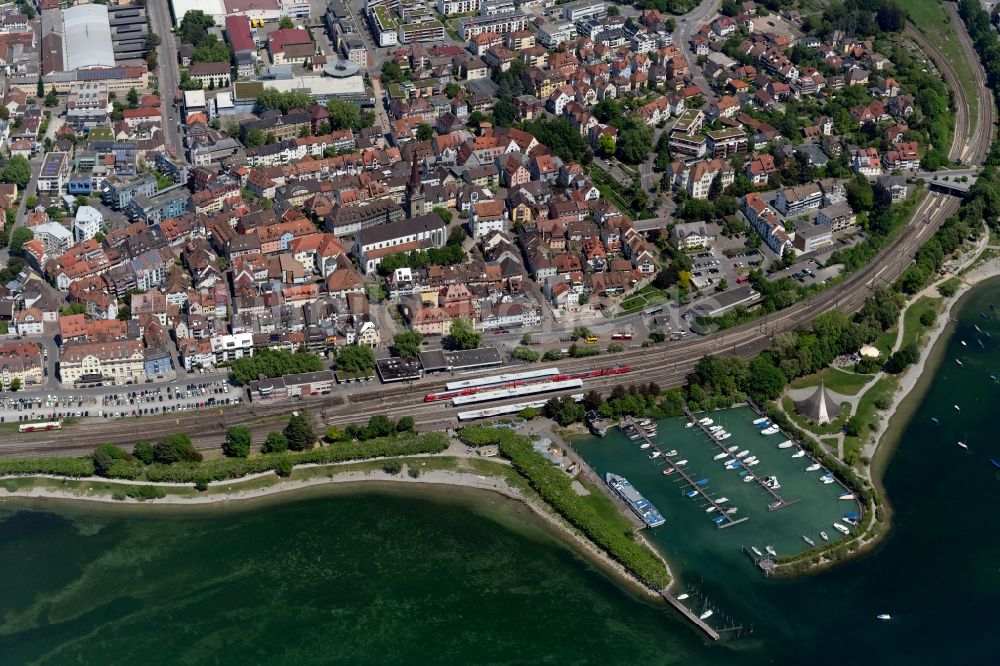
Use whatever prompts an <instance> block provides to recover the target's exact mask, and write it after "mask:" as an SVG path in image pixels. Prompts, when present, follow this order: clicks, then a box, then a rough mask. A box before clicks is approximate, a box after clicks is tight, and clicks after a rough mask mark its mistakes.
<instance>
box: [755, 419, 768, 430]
mask: <svg viewBox="0 0 1000 666" xmlns="http://www.w3.org/2000/svg"><path fill="white" fill-rule="evenodd" d="M754 423H755V424H756V425H757V427H758V428H761V429H764V428H766V427H768V426H769V425H771V420H770V419H764V421H763V422H762V423H757V422H756V421H754Z"/></svg>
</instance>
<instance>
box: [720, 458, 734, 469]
mask: <svg viewBox="0 0 1000 666" xmlns="http://www.w3.org/2000/svg"><path fill="white" fill-rule="evenodd" d="M734 462H736V458H730V459H729V460H727V461H726V462H724V463H722V464H723V465H724V466H725V467H729V466H730V465H732V464H733V463H734Z"/></svg>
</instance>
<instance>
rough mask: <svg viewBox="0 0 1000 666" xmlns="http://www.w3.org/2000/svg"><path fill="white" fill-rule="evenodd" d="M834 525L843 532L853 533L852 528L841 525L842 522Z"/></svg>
mask: <svg viewBox="0 0 1000 666" xmlns="http://www.w3.org/2000/svg"><path fill="white" fill-rule="evenodd" d="M833 527H834V529H836V530H837V531H838V532H840V533H841V534H850V533H851V530H849V529H847V528H846V527H845V526H843V525H841V524H840V523H834V524H833Z"/></svg>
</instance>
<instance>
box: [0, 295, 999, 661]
mask: <svg viewBox="0 0 1000 666" xmlns="http://www.w3.org/2000/svg"><path fill="white" fill-rule="evenodd" d="M991 301H996V303H997V304H998V305H1000V285H991V286H988V287H985V288H980V289H978V290H977V291H975V292H973V294H972V295H971V296H970V297H969V298H968V299H967V300H966V301H965V302H964V304H963V307H962V308H961V311H960V312H959V323H958V324H957V326H956V328H955V332H954V335H952V336H951V338H950V339H949V340H948V341H947V342H946V345H947V348H946V350H945V352H944V360H943V362H942V364H941V367H940V369H939V370H938V372H937V373H936V376H935V377H934V378H933V382H932V384H931V386H930V388H929V390H928V392H927V395H926V397H925V398H924V399H923V400H922V402H921V403H920V405H919V406H918V407H917V408H916V411H915V414H914V416H913V419H912V421H911V423H910V424H909V425H908V426H907V427H906V428H905V429H904V432H903V435H902V440H901V442H900V445H899V448H898V451H897V453H896V455H895V457H894V458H893V460H892V462H891V463H890V465H889V467H888V469H887V471H886V474H885V479H884V483H885V487H886V490H887V492H888V495H889V498H890V501H891V503H892V505H893V508H894V518H893V520H894V524H893V530H892V532H891V534H890V536H889V537H888V538H887V539H886V540H885V541H884V542H883V544H882V545H880V546H879V547H878V548H877V549H876V550H874V551H873V552H872V553H870V554H868V555H866V556H864V557H862V558H861V559H859V560H857V561H855V562H852V563H850V564H846V565H843V566H840V567H838V568H836V569H834V570H831V571H828V572H825V573H821V574H818V575H815V576H811V577H807V578H802V579H798V580H793V581H779V580H767V579H764V578H763V577H762V576H760V575H759V574H758V573H757V572H756V571H755V570H754V569H753V568H752V566H751V565H750V563H749V562H748V560H747V559H746V558H744V557H743V556H742V555H740V553H739V545H740V544H742V543H747V545H749V542H750V541H753V542H754V543H755V544H756V545H758V547H760V546H763V545H764V543H765V542H767V543H773V544H774V545H775V547H776V548H777V549H778V551H779V552H790V551H791V550H793V549H794V548H802V547H804V543H803V542H802V540H801V533H804V532H806V531H808V530H812V531H814V532H816V531H818V530H819V529H821V526H823V525H827V524H828V523H830V522H831V518H835V517H836V516H837V515H839V513H841V512H842V511H843V509H842V507H841V506H840V505H839V504H841V503H838V501H837V500H836V499H835V497H831V496H829V495H823V493H828V492H829V493H835V492H836V491H837V487H836V486H817V484H816V483H815V481H814V480H810V479H807V478H806V477H805V475H804V473H801V472H796V471H795V470H791V469H789V470H788V471H785V468H786V467H788V466H789V465H790V464H791V461H790V459H788V458H787V457H785V456H787V455H788V454H787V453H786V454H782V456H783V457H781V458H778V457H777V449H776V447H775V441H774V440H773V438H771V441H770V442H768V443H767V445H765V444H763V443H761V444H756V443H754V445H753V447H752V448H753V449H754V453H755V454H757V455H758V457H760V458H761V459H762V461H763V462H762V464H761V465H760V467H761V468H762V469H768V471H769V473H771V474H777V475H778V476H779V477H780V478H781V482H782V485H783V486H785V488H783V489H782V492H783V493H787V494H788V495H789V496H801V497H802V498H803V499H802V501H801V502H799V503H798V504H796V505H794V506H792V507H789V508H787V509H782V510H780V511H777V512H773V513H769V512H768V511H767V507H766V503H767V502H766V498H765V497H764V496H763V495H762V494H760V493H759V492H752V491H750V490H747V493H746V494H740V493H741V492H742V491H743V490H745V489H744V488H741V487H738V486H734V483H737V482H733V480H732V479H731V478H729V479H727V478H726V477H725V474H726V473H724V472H723V471H722V470H721V468H720V467H719V466H718V464H717V463H714V462H713V461H711V456H710V455H708V453H707V451H708V449H707V447H706V448H705V452H704V454H703V455H702V454H696V453H695V451H694V446H695V444H694V443H692V444H684V447H685V448H687V449H690V451H686V452H685V457H687V458H688V459H689V460H691V461H692V462H691V463H690V464H691V465H695V464H697V465H698V466H699V469H702V468H703V469H704V474H703V476H707V477H709V478H710V479H712V481H711V484H712V485H711V487H712V488H713V490H715V491H716V492H719V493H724V494H726V495H727V496H729V497H730V499H731V500H732V501H733V503H735V504H737V505H739V506H740V509H741V513H742V512H745V513H746V514H747V515H749V516H750V520H749V521H748V522H747V523H744V524H742V525H738V526H735V527H732V528H729V529H727V530H723V531H721V532H720V531H718V530H715V528H714V526H712V524H711V523H710V521H709V519H708V517H707V516H706V515H705V514H704V512H703V510H702V509H700V508H698V507H696V506H692V505H691V501H690V500H686V498H681V497H680V495H679V493H678V492H676V490H675V492H674V493H673V494H663V496H662V497H659V498H654V499H655V501H656V502H657V504H658V508H660V510H661V511H662V512H663V513H664V514H666V516H667V520H668V522H667V524H666V525H665V526H664V528H661V530H662V531H658V532H654V533H653V534H654V538H655V539H656V540H657V541H658V542H660V543H662V544H663V545H662V547H663V550H664V552H665V553H666V554H667V555H668V556H669V557H670V559H671V562H672V565H673V567H674V569H675V571H676V573H677V574H678V576H679V578H680V584H681V587H682V588H683V589H689V590H691V591H692V592H694V593H696V594H697V597H696V599H697V600H698V602H699V603H706V604H707V605H708V606H709V607H711V608H713V609H716V610H717V611H718V615H719V617H718V618H714V617H713V621H717V624H718V626H721V625H722V624H723V623H725V622H733V623H736V624H740V625H743V626H746V627H752V629H753V633H752V634H751V635H750V636H749V637H746V638H741V639H739V640H733V641H727V642H724V643H721V644H708V643H706V642H705V640H704V639H703V638H702V636H701V635H700V634H699V633H697V632H696V631H694V630H693V629H692V628H691V627H689V626H688V625H687V624H686V623H685V622H684V621H682V620H680V619H679V618H678V616H677V614H676V613H674V612H672V611H670V610H668V609H666V608H664V607H662V606H659V605H654V604H648V603H645V602H643V601H641V600H638V599H636V598H635V597H634V596H632V595H631V594H629V593H628V592H627V591H626V590H624V589H623V588H621V587H620V586H619V585H617V584H616V583H615V582H614V581H612V580H610V579H609V578H608V577H607V576H605V575H604V574H603V573H601V572H600V571H598V570H596V569H595V568H594V567H593V566H592V565H590V564H588V563H587V562H586V561H584V560H583V559H582V558H580V557H579V556H577V555H575V554H574V553H573V552H572V551H571V550H570V549H569V548H568V547H567V546H565V545H563V544H562V543H560V542H559V541H557V540H556V539H555V538H553V537H552V536H551V535H549V534H548V533H547V532H546V531H545V529H544V528H543V527H541V526H539V525H538V524H537V522H536V521H535V520H534V519H532V517H531V516H530V514H529V513H528V512H527V511H526V509H524V508H522V507H520V506H518V505H517V504H515V503H512V502H510V501H507V500H503V499H500V498H494V497H492V496H488V497H490V499H487V500H484V499H483V497H484V496H483V495H482V494H480V493H476V494H469V493H467V492H465V491H460V490H451V489H449V490H444V491H431V490H416V491H415V490H414V489H413V488H411V487H408V488H407V489H406V492H405V493H404V492H403V491H401V490H393V489H390V488H378V489H371V488H370V489H363V490H358V489H353V490H351V491H350V492H347V491H346V489H333V488H331V489H327V490H325V491H322V492H316V493H311V494H308V495H306V496H304V497H300V499H297V500H296V501H287V502H278V503H274V502H271V503H262V504H255V505H249V506H244V507H242V508H231V509H221V510H220V509H216V510H209V511H205V510H200V511H195V510H192V511H183V512H180V513H176V511H177V510H176V509H172V511H173V512H174V513H172V514H171V515H169V516H167V515H166V514H159V513H157V512H156V511H155V507H142V508H141V510H140V512H139V513H136V512H125V511H122V509H123V507H113V508H105V509H93V508H88V507H80V506H72V507H65V506H64V505H58V506H57V505H48V507H49V508H48V509H46V510H39V509H38V508H37V507H36V506H34V505H33V508H30V509H24V508H22V509H18V507H23V506H24V505H23V504H15V503H14V502H12V501H10V500H8V501H7V502H6V503H4V504H2V505H0V511H2V513H0V581H3V583H4V585H3V594H2V595H0V663H3V664H28V663H33V664H66V663H73V664H77V663H79V664H127V663H143V664H241V665H242V664H328V663H353V664H402V663H408V664H414V663H416V664H425V663H470V664H472V663H475V664H525V663H551V664H586V663H593V664H598V663H599V664H609V663H611V664H640V663H641V664H698V665H715V664H719V665H722V664H726V665H731V664H753V665H757V664H836V665H838V666H842V665H843V664H921V665H922V664H928V665H930V664H934V665H939V664H959V663H961V664H994V663H997V661H998V660H997V657H996V653H997V650H996V646H995V642H994V640H993V639H994V635H995V633H996V630H997V629H998V628H1000V536H998V534H997V529H996V528H997V527H998V525H1000V521H998V520H997V518H996V515H995V507H996V505H997V501H998V500H1000V470H998V469H995V468H994V467H993V466H992V465H991V464H990V462H989V458H990V457H993V458H997V459H1000V439H998V438H997V436H996V425H995V422H996V418H997V414H998V412H1000V410H998V409H997V407H998V404H1000V403H998V395H1000V385H998V384H997V383H996V382H995V381H994V380H993V379H991V378H990V375H998V376H1000V352H998V345H1000V319H998V316H997V313H994V312H993V311H992V310H991V309H990V302H991ZM980 312H983V313H985V314H986V315H987V318H982V317H980V315H979V313H980ZM976 325H978V326H979V327H980V329H982V330H983V331H989V332H990V333H992V336H993V338H992V339H991V338H989V337H987V336H986V335H985V333H977V331H976V330H975V328H974V326H976ZM977 339H978V340H980V341H981V342H982V343H983V346H982V347H980V345H979V344H978V342H977ZM962 340H964V341H965V342H966V346H963V345H962V344H961V341H962ZM955 358H959V359H960V360H962V362H963V364H964V365H963V366H959V365H958V364H957V363H956V362H955ZM954 405H958V406H959V407H960V409H961V411H956V410H955V409H954ZM931 417H937V418H938V420H939V421H940V425H935V424H934V423H933V422H932V421H931ZM726 425H727V429H730V430H732V431H733V432H734V433H736V430H737V429H739V428H742V427H743V425H741V424H740V423H739V420H738V419H737V418H735V417H733V418H732V419H731V420H730V421H729V423H727V424H726ZM750 427H752V426H750ZM661 434H663V435H667V436H671V435H670V431H669V428H668V427H667V426H664V427H663V428H662V429H661ZM673 436H676V437H677V438H678V439H677V441H680V439H679V438H680V437H681V435H680V434H677V435H673ZM753 437H757V438H758V439H761V438H760V436H759V435H756V434H754V433H753V432H752V431H751V432H749V433H748V434H745V435H740V436H739V437H737V435H736V434H734V438H733V440H734V441H737V440H738V439H739V440H743V441H740V443H741V444H743V443H744V442H746V443H748V444H749V443H750V442H751V441H753ZM958 440H962V441H966V442H968V443H969V446H970V450H969V451H965V450H963V449H961V448H959V447H958V446H957V444H956V442H957V441H958ZM604 444H608V445H609V447H608V448H609V449H610V447H611V446H613V445H614V443H613V442H610V441H608V440H605V441H604V442H601V443H600V444H598V445H597V446H603V445H604ZM700 446H705V443H704V440H702V441H701V443H700ZM585 448H586V447H585ZM619 448H620V449H621V451H620V452H618V451H613V452H612V453H611V454H610V455H609V457H608V459H609V461H610V462H609V464H611V463H613V464H615V467H616V471H620V472H621V473H624V474H625V475H626V476H630V478H631V476H632V474H633V473H634V474H638V476H637V477H636V479H635V482H636V485H637V486H638V487H639V489H640V490H642V491H643V492H644V493H646V494H647V495H649V496H651V498H653V496H654V495H655V494H657V493H658V492H660V491H657V490H656V488H655V485H651V484H655V481H656V480H650V481H648V482H647V481H641V479H643V478H644V477H643V476H642V472H641V466H642V465H648V464H651V463H652V461H650V460H648V459H646V458H645V456H642V455H641V454H639V453H638V452H637V451H636V450H635V447H634V446H632V445H631V443H630V444H629V445H625V444H624V442H622V446H621V447H619ZM676 448H678V449H681V448H682V447H681V446H679V445H678V446H677V447H676ZM758 449H759V450H758ZM772 454H773V455H772ZM585 455H591V456H595V455H596V454H593V453H588V452H586V451H585ZM697 456H701V457H700V458H697ZM800 462H802V461H800ZM601 464H605V463H600V462H599V463H598V466H599V467H600V465H601ZM804 464H805V463H804V462H802V465H803V466H804ZM713 465H714V466H713ZM630 470H632V471H630ZM800 474H801V476H800ZM658 480H659V481H663V483H661V487H662V488H664V489H666V488H668V487H669V485H668V484H666V482H665V480H664V477H662V475H661V477H660V479H658ZM647 485H648V486H649V487H648V488H647V487H646V486H647ZM664 492H665V490H664ZM467 495H468V496H467ZM699 514H701V515H699ZM826 531H827V532H828V533H829V534H830V536H831V538H833V530H832V529H827V530H826ZM661 534H662V538H661V537H660V535H661ZM720 535H721V536H720ZM720 539H721V540H723V541H722V543H721V546H720ZM719 553H722V554H721V555H720V554H719ZM702 599H704V600H705V601H704V602H702V601H701V600H702ZM882 612H888V613H892V615H893V618H894V619H893V621H891V622H888V623H883V622H880V621H878V620H876V619H875V615H876V614H878V613H882Z"/></svg>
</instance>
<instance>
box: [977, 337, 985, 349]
mask: <svg viewBox="0 0 1000 666" xmlns="http://www.w3.org/2000/svg"><path fill="white" fill-rule="evenodd" d="M976 344H978V345H979V346H980V347H982V348H983V349H986V345H984V344H983V341H982V340H980V339H979V338H976Z"/></svg>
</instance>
